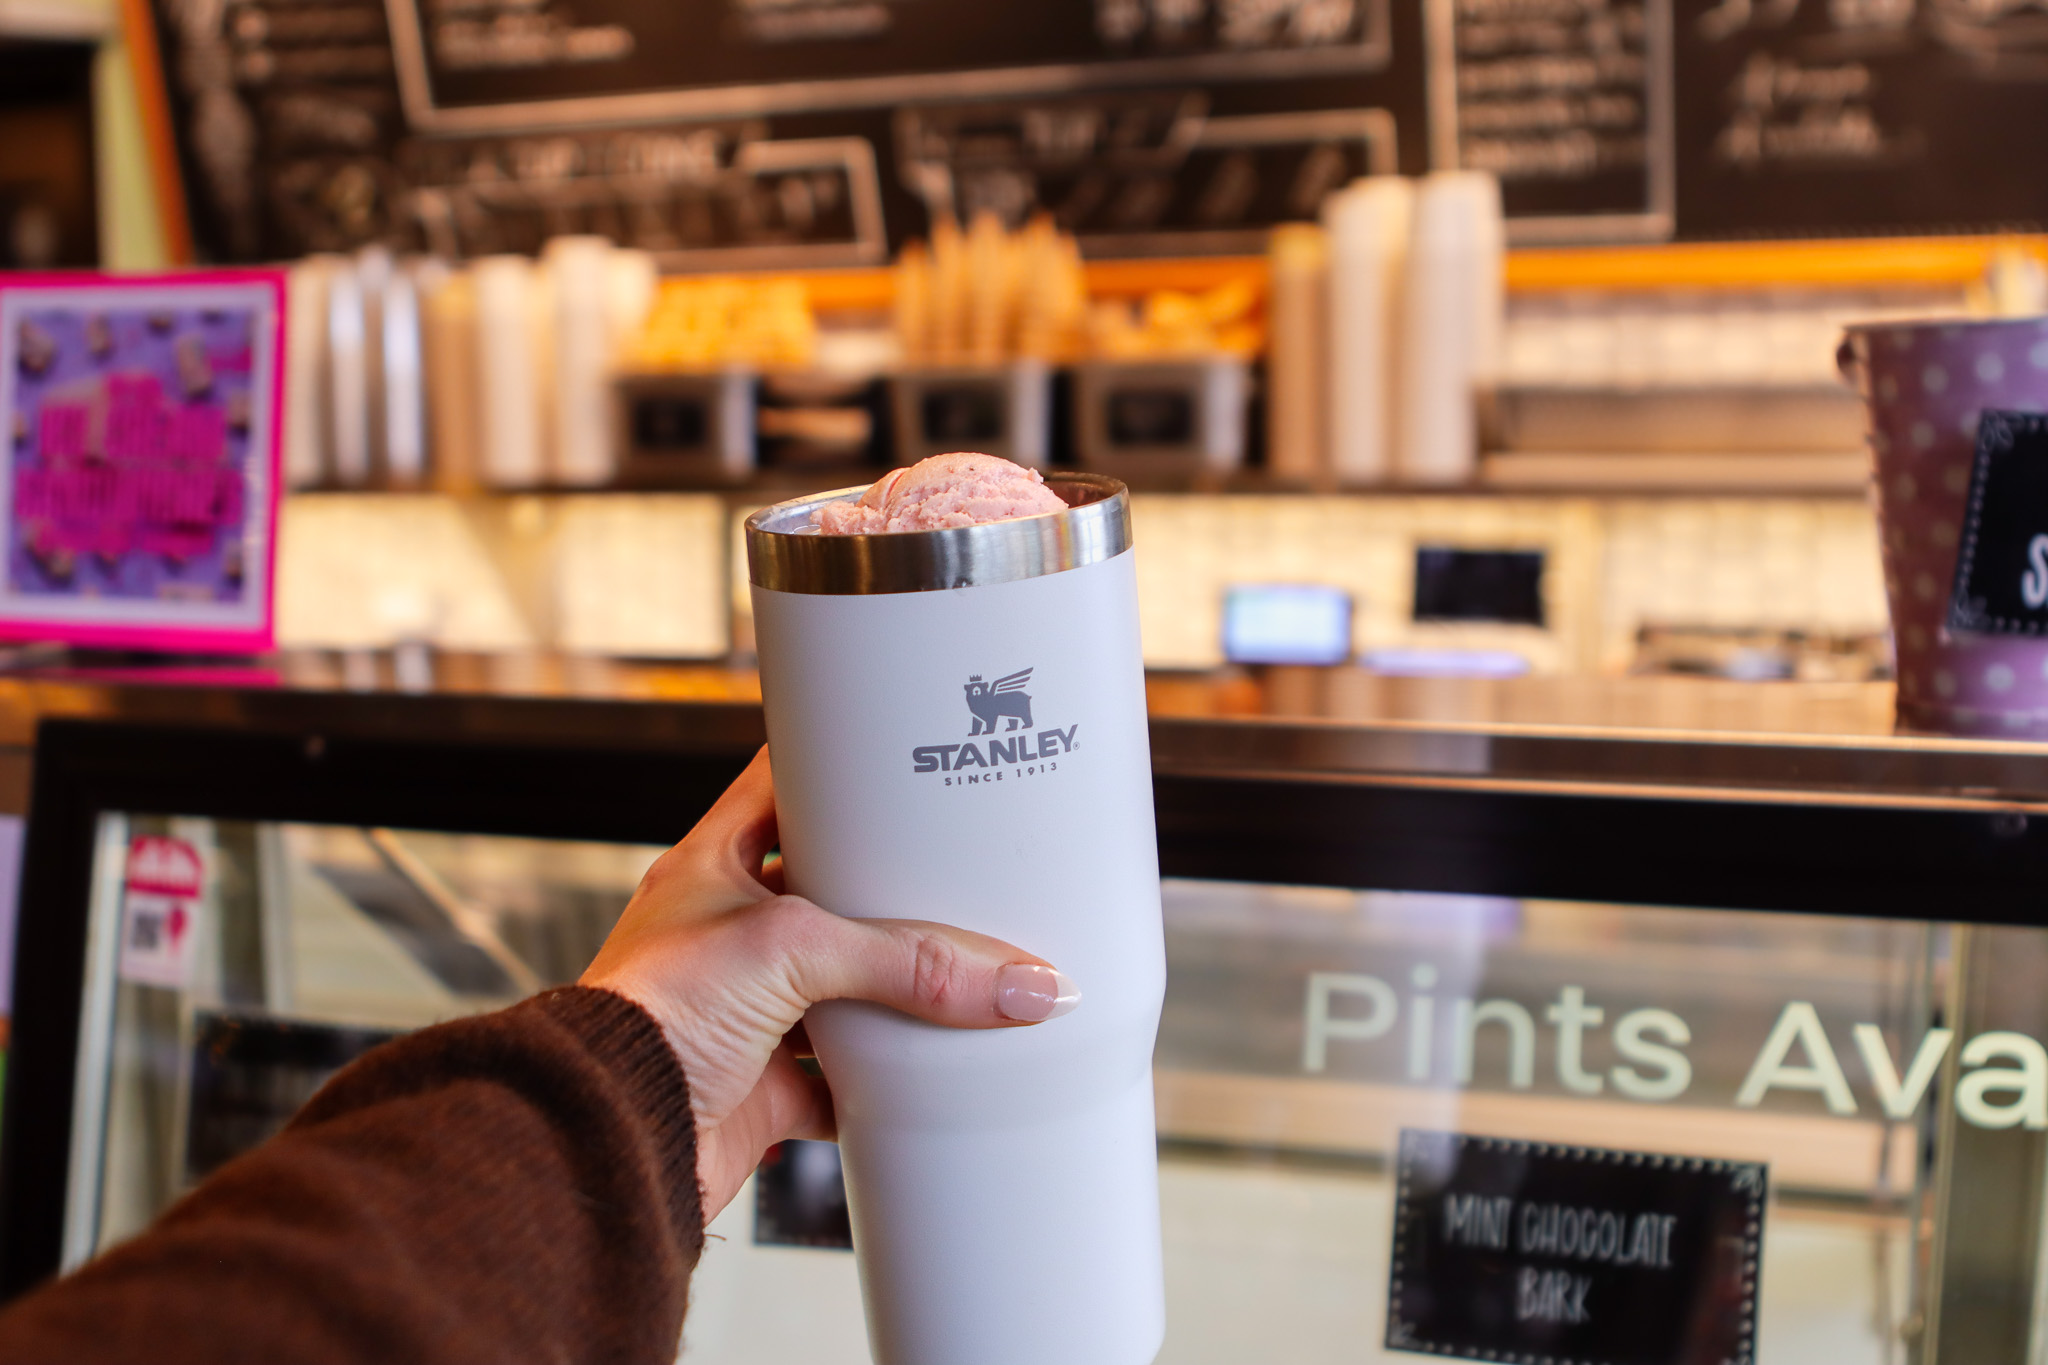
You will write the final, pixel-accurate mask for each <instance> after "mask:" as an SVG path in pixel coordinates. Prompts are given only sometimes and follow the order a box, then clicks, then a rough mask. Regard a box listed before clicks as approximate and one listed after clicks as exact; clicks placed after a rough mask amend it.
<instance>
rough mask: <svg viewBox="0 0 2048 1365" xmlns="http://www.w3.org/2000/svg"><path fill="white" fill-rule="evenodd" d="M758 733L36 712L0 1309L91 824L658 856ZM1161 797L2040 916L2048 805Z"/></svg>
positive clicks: (1472, 885) (1200, 851) (1405, 877)
mask: <svg viewBox="0 0 2048 1365" xmlns="http://www.w3.org/2000/svg"><path fill="white" fill-rule="evenodd" d="M398 704H399V705H404V704H405V703H404V702H399V703H398ZM755 714H756V715H758V713H755ZM757 736H758V729H757V727H756V726H755V725H746V726H735V727H734V728H733V733H732V735H731V741H730V743H727V744H723V745H721V744H718V743H704V742H695V743H688V744H678V743H676V742H675V741H674V740H673V739H672V738H668V737H660V736H654V735H649V734H642V735H640V736H627V735H624V734H619V733H614V734H613V735H612V736H611V737H609V738H605V739H602V740H600V739H599V738H597V737H596V736H594V735H584V736H582V737H580V738H579V739H578V740H576V741H575V742H564V741H563V740H561V739H560V738H556V739H552V740H549V739H544V738H540V737H536V736H529V737H525V738H517V737H512V736H509V735H508V736H505V737H498V738H492V737H484V736H472V737H469V738H464V739H460V740H451V739H433V738H424V737H421V735H420V733H419V732H418V731H417V730H414V731H413V732H412V733H411V734H409V735H393V734H389V733H385V734H373V733H372V734H366V733H359V732H351V731H349V730H346V729H342V730H337V729H335V728H332V727H324V726H323V727H318V728H308V727H306V726H297V727H291V726H278V727H273V728H267V729H257V730H250V729H239V728H238V729H223V728H201V727H195V726H164V725H137V724H130V723H119V722H92V721H46V722H44V723H43V725H42V726H41V727H40V729H39V731H38V735H37V746H36V767H35V780H34V788H33V794H32V805H31V817H30V822H29V831H28V840H27V845H26V850H25V856H24V863H23V875H22V887H21V916H20V928H19V933H18V938H17V949H16V955H15V986H14V1015H13V1025H12V1046H11V1049H10V1056H9V1059H8V1076H7V1085H6V1094H5V1113H4V1117H0V1300H4V1299H9V1298H13V1297H14V1296H16V1295H18V1294H20V1293H22V1292H23V1291H25V1290H27V1289H29V1288H31V1287H33V1286H34V1285H35V1284H36V1283H38V1282H40V1281H41V1280H43V1279H45V1278H46V1277H48V1276H49V1275H50V1274H52V1273H54V1272H55V1270H56V1269H57V1267H58V1265H59V1262H60V1256H61V1245H62V1237H63V1221H64V1206H65V1195H66V1181H67V1178H68V1172H67V1166H68V1163H69V1159H70V1148H71V1122H72V1112H73V1110H72V1105H73V1097H74V1092H75V1087H76V1081H77V1077H76V1074H75V1073H76V1066H77V1053H78V1038H79V1029H80V1024H81V1015H80V1010H81V1006H82V1003H83V991H84V960H85V947H86V935H87V907H88V904H89V898H90V887H91V882H92V877H93V872H94V869H93V857H94V851H95V846H96V831H97V827H98V822H99V819H100V817H101V815H103V814H106V813H114V812H121V813H130V814H159V815H191V816H201V817H208V818H214V819H229V820H267V821H295V822H305V823H325V824H347V825H379V826H389V827H396V828H405V829H423V830H443V831H451V832H461V833H476V834H499V835H525V836H530V837H541V838H557V839H589V840H600V841H608V842H621V843H666V842H669V841H671V840H674V839H676V838H678V837H679V836H680V835H681V834H682V833H683V832H684V831H685V830H686V829H687V828H688V827H689V826H690V825H691V824H692V823H693V822H694V821H695V820H696V819H697V818H698V816H700V815H701V814H702V813H703V812H704V811H705V810H706V809H708V808H709V807H710V805H711V803H712V802H713V801H714V800H715V799H716V798H717V796H718V794H719V792H721V791H722V790H723V789H724V788H725V786H726V785H727V784H728V783H729V782H730V781H731V780H732V778H733V777H734V776H736V775H737V774H738V773H739V771H740V770H741V769H742V768H743V767H744V766H745V765H746V763H747V761H748V760H749V759H750V758H751V756H752V753H753V744H754V742H755V739H756V738H757ZM1155 792H1156V796H1157V802H1158V815H1159V836H1160V861H1161V870H1162V872H1163V873H1164V874H1165V875H1167V876H1172V877H1200V878H1211V879H1220V880H1229V881H1243V882H1255V883H1267V884H1292V885H1323V886H1341V887H1361V888H1375V889H1383V890H1399V891H1434V892H1449V893H1464V894H1481V895H1498V896H1516V897H1528V898H1549V899H1560V900H1577V901H1596V902H1607V903H1618V904H1644V905H1668V906H1684V907H1693V908H1705V909H1727V910H1771V911H1785V912H1803V913H1822V914H1848V915H1860V916H1873V917H1882V918H1893V919H1916V920H1918V919H1937V920H1943V921H1948V922H1971V923H2005V924H2042V923H2048V913H2044V910H2043V906H2042V899H2041V888H2043V887H2044V886H2048V816H2043V815H2041V814H2039V813H2036V812H2030V811H2027V810H2024V809H2019V808H2016V807H2007V808H1999V809H1987V808H1985V807H1982V806H1974V807H1972V806H1966V805H1961V804H1958V803H1955V802H1944V801H1942V800H1940V799H1937V798H1932V797H1930V798H1929V800H1928V802H1927V803H1926V804H1925V805H1922V806H1903V807H1902V806H1900V805H1899V804H1897V803H1891V804H1872V803H1859V802H1857V801H1855V800H1853V799H1851V800H1845V799H1843V798H1842V797H1841V796H1840V795H1839V794H1827V793H1819V792H1817V793H1814V794H1813V796H1812V797H1811V799H1810V800H1809V801H1801V800H1800V799H1798V798H1797V796H1796V794H1783V793H1781V794H1779V795H1778V796H1777V797H1775V798H1773V799H1758V798H1756V797H1754V796H1744V795H1742V794H1739V793H1729V792H1722V793H1718V794H1705V793H1703V794H1702V795H1701V796H1700V797H1699V798H1698V799H1692V798H1690V797H1685V798H1680V797H1673V796H1671V795H1669V794H1668V793H1665V794H1647V793H1643V792H1630V791H1628V790H1627V789H1626V788H1624V787H1616V788H1614V789H1613V790H1612V791H1609V792H1604V793H1603V792H1598V791H1589V790H1587V789H1586V788H1585V787H1584V786H1583V784H1578V785H1575V786H1572V787H1570V788H1560V789H1556V790H1543V789H1540V788H1538V787H1534V786H1528V785H1522V786H1517V785H1514V784H1509V785H1506V786H1502V785H1499V784H1486V783H1473V782H1461V781H1459V780H1458V779H1454V778H1408V779H1389V778H1373V777H1356V776H1354V777H1332V776H1329V775H1316V774H1309V773H1303V774H1299V775H1296V776H1276V775H1274V774H1272V773H1271V772H1261V773H1247V774H1244V775H1233V774H1214V773H1210V774H1204V775H1188V774H1179V773H1175V772H1172V771H1166V772H1162V773H1161V774H1159V775H1158V777H1157V778H1156V780H1155ZM1047 837H1048V838H1049V839H1051V840H1052V841H1053V842H1055V843H1056V842H1057V840H1058V839H1059V837H1060V831H1057V830H1054V831H1048V832H1047ZM1930 910H1932V911H1935V912H1936V913H1935V914H1931V915H1930V914H1929V911H1930ZM1944 911H1946V912H1948V913H1942V912H1944ZM1957 911H1960V912H1961V913H1956V912H1957Z"/></svg>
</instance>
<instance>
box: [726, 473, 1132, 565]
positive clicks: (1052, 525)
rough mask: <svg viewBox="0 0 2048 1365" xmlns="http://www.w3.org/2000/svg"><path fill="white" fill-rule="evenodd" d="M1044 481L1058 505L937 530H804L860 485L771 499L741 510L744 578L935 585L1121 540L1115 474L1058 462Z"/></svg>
mask: <svg viewBox="0 0 2048 1365" xmlns="http://www.w3.org/2000/svg"><path fill="white" fill-rule="evenodd" d="M1045 484H1046V487H1048V488H1050V489H1052V491H1053V492H1055V493H1057V494H1059V495H1060V497H1061V498H1062V499H1064V500H1065V501H1066V503H1067V510H1066V511H1064V512H1047V513H1044V514H1043V515H1041V516H1036V517H1018V518H1016V519H1015V520H1014V521H992V522H989V523H988V524H987V525H985V526H959V527H954V528H952V529H950V530H944V531H888V532H882V533H880V534H877V535H865V536H828V535H820V534H819V533H818V532H817V531H816V530H815V529H813V527H812V524H811V513H813V512H814V511H816V510H817V509H818V508H819V507H821V506H823V505H824V504H826V503H828V502H838V501H840V500H842V499H847V498H857V497H859V496H860V495H861V494H862V493H864V492H866V491H867V486H866V485H865V484H863V485H862V486H861V487H859V488H839V489H835V490H833V491H832V492H830V493H814V494H812V495H811V496H810V497H807V498H794V499H792V500H790V501H789V502H778V503H776V504H775V505H774V506H773V507H764V508H762V509H761V510H760V511H758V512H756V513H754V514H753V515H752V516H750V517H748V518H747V576H748V577H749V578H750V579H752V580H753V583H754V586H755V587H759V588H772V589H774V590H775V591H776V592H798V593H815V594H829V595H836V596H851V595H855V594H866V593H897V592H935V591H937V590H939V589H941V588H978V587H983V586H985V585H987V584H990V583H1014V582H1017V581H1018V580H1019V579H1025V578H1041V577H1043V576H1044V575H1046V574H1054V573H1061V572H1064V571H1065V570H1067V569H1080V568H1085V567H1086V566H1088V565H1090V564H1099V563H1101V562H1102V561H1103V560H1105V559H1114V558H1116V557H1117V556H1118V555H1120V554H1122V553H1123V552H1124V551H1125V550H1127V549H1129V548H1130V546H1131V496H1130V490H1129V489H1127V488H1125V487H1124V485H1123V483H1122V482H1121V481H1120V480H1117V479H1111V478H1105V477H1104V476H1102V475H1100V474H1079V473H1074V472H1071V471H1067V470H1062V471H1060V472H1059V473H1056V474H1048V475H1047V476H1046V479H1045Z"/></svg>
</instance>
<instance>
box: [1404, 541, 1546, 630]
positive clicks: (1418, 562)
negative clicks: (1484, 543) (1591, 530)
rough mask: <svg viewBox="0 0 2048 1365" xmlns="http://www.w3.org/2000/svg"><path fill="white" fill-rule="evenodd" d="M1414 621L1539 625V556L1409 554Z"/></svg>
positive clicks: (1421, 549)
mask: <svg viewBox="0 0 2048 1365" xmlns="http://www.w3.org/2000/svg"><path fill="white" fill-rule="evenodd" d="M1415 619H1416V620H1418V621H1502V622H1506V623H1508V624H1511V625H1522V626H1540V625H1542V624H1543V551H1541V550H1452V549H1446V548H1444V547H1443V546H1438V545H1421V546H1417V547H1416V550H1415Z"/></svg>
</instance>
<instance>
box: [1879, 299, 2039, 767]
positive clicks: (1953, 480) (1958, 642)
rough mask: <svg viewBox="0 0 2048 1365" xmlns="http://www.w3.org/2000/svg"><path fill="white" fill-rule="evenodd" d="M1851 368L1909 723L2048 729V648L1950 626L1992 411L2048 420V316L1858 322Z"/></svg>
mask: <svg viewBox="0 0 2048 1365" xmlns="http://www.w3.org/2000/svg"><path fill="white" fill-rule="evenodd" d="M1839 359H1840V361H1841V365H1842V371H1843V373H1844V374H1845V375H1846V376H1848V378H1849V379H1850V380H1851V381H1852V382H1853V383H1854V384H1855V385H1856V387H1857V389H1858V390H1859V391H1860V392H1861V393H1862V394H1863V397H1864V401H1865V403H1866V404H1867V406H1868V410H1869V414H1870V436H1869V440H1870V449H1871V453H1872V455H1873V456H1874V457H1875V459H1874V468H1875V488H1874V490H1873V491H1874V492H1875V494H1876V501H1877V519H1878V529H1879V533H1880V535H1881V536H1882V537H1883V550H1884V585H1885V594H1886V596H1887V597H1888V598H1889V599H1890V603H1891V615H1892V637H1893V641H1894V644H1895V647H1896V649H1897V651H1898V672H1899V720H1900V722H1901V723H1902V724H1904V725H1907V726H1910V727H1913V728H1917V729H1928V730H1941V731H1960V732H1965V733H1977V734H2048V640H2025V639H2018V638H2014V637H2010V636H1993V635H1960V634H1955V633H1952V632H1951V631H1950V630H1949V629H1948V627H1947V625H1946V624H1945V622H1946V620H1947V617H1948V605H1949V591H1950V587H1951V585H1952V584H1953V582H1954V578H1955V569H1956V548H1957V543H1958V541H1959V539H1960V532H1961V528H1962V523H1963V511H1964V504H1965V502H1966V500H1967V498H1968V494H1969V491H1970V471H1971V468H1972V466H1973V465H1974V464H1975V462H1976V457H1977V417H1978V414H1979V413H1981V412H1982V411H1983V410H1984V409H1986V408H2005V409H2010V410H2013V411H2017V412H2048V320H2044V319H2039V318H2027V319H2016V320H2000V321H1994V322H1948V323H1930V324H1907V325H1893V324H1872V325H1870V326H1866V327H1852V328H1850V329H1849V331H1848V334H1847V336H1846V337H1845V338H1844V340H1843V342H1842V350H1841V354H1840V356H1839Z"/></svg>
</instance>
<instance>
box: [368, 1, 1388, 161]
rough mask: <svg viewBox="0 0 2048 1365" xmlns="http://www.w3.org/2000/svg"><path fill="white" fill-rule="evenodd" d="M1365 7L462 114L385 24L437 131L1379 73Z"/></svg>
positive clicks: (398, 62) (392, 12)
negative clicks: (1127, 43) (1239, 46)
mask: <svg viewBox="0 0 2048 1365" xmlns="http://www.w3.org/2000/svg"><path fill="white" fill-rule="evenodd" d="M1360 3H1361V5H1362V6H1363V8H1364V14H1365V24H1364V28H1363V32H1362V33H1361V35H1360V38H1359V41H1357V42H1355V43H1347V44H1345V45H1343V46H1333V47H1328V48H1284V49H1264V50H1260V51H1255V52H1203V53H1190V54H1185V55H1172V56H1151V57H1129V58H1120V59H1116V60H1111V61H1076V62H1063V63H1048V64H1045V65H1037V66H1009V67H993V68H984V69H980V70H974V69H968V70H951V71H933V72H919V73H910V72H905V73H892V74H884V75H867V76H847V77H841V78H837V79H830V80H791V81H775V82H766V83H760V84H746V85H742V84H735V85H713V86H694V87H686V88H672V89H666V90H642V91H632V92H622V93H619V94H607V95H583V96H570V97H562V98H543V99H531V100H509V101H506V102H504V103H490V104H465V105H455V104H447V103H443V102H442V101H441V100H439V99H438V98H437V97H436V95H435V91H434V79H433V70H432V65H431V63H430V62H429V60H428V50H427V31H426V24H425V20H424V15H423V14H422V6H421V4H420V0H385V15H386V19H387V22H388V24H389V27H390V39H391V52H392V56H393V59H394V63H395V73H396V76H397V79H398V93H399V103H400V107H401V108H402V109H403V110H404V113H405V118H406V121H407V122H408V123H409V124H410V125H411V127H412V130H413V131H414V132H416V133H428V134H433V133H479V132H514V131H531V130H539V129H546V128H580V127H590V126H594V125H600V124H623V123H640V122H656V121H660V120H665V119H718V118H734V117H759V116H762V115H768V114H801V113H824V112H832V111H837V110H853V109H879V108H888V107H890V106H892V105H901V104H908V103H913V102H919V101H926V100H944V99H976V100H1000V99H1017V98H1025V97H1030V96H1041V95H1054V94H1073V93H1078V92H1082V91H1089V90H1103V89H1127V88H1130V87H1133V86H1153V85H1170V84H1175V83H1192V84H1200V83H1204V82H1222V81H1254V80H1287V79H1296V78H1306V77H1313V76H1343V75H1351V74H1358V73H1367V72H1378V71H1383V70H1385V69H1387V67H1388V66H1389V65H1391V63H1392V62H1393V59H1394V22H1393V0H1360Z"/></svg>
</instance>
